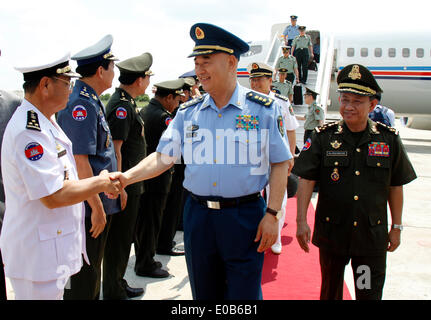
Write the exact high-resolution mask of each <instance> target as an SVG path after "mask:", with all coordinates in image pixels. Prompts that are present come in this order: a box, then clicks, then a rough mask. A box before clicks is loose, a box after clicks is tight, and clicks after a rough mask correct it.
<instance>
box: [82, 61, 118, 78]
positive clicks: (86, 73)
mask: <svg viewBox="0 0 431 320" xmlns="http://www.w3.org/2000/svg"><path fill="white" fill-rule="evenodd" d="M110 63H111V60H106V59H103V60H102V61H96V62H93V63H89V64H84V65H82V66H78V67H77V68H76V72H78V73H79V74H80V75H81V76H82V77H83V78H87V77H92V76H94V75H95V74H96V72H97V69H99V67H100V66H101V67H103V69H105V70H108V68H109V64H110Z"/></svg>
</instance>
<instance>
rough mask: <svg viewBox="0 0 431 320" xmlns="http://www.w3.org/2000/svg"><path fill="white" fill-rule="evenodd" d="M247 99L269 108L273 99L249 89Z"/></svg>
mask: <svg viewBox="0 0 431 320" xmlns="http://www.w3.org/2000/svg"><path fill="white" fill-rule="evenodd" d="M247 99H248V100H250V101H253V102H256V103H259V104H261V105H263V106H265V107H267V108H269V107H270V106H271V105H272V103H273V102H274V100H273V99H271V98H270V97H268V96H264V95H262V94H259V93H257V92H253V91H250V92H249V93H247Z"/></svg>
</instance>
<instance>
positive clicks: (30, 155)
mask: <svg viewBox="0 0 431 320" xmlns="http://www.w3.org/2000/svg"><path fill="white" fill-rule="evenodd" d="M24 152H25V156H26V157H27V159H28V160H30V161H37V160H39V159H40V158H42V156H43V148H42V146H41V145H40V144H39V143H37V142H30V143H29V144H28V145H26V147H25V150H24Z"/></svg>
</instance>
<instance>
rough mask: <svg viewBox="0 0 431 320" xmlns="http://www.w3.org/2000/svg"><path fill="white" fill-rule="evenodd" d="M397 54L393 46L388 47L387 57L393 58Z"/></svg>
mask: <svg viewBox="0 0 431 320" xmlns="http://www.w3.org/2000/svg"><path fill="white" fill-rule="evenodd" d="M396 54H397V50H396V49H395V48H389V49H388V56H389V58H394V57H395V56H396Z"/></svg>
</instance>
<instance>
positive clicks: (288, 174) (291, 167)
mask: <svg viewBox="0 0 431 320" xmlns="http://www.w3.org/2000/svg"><path fill="white" fill-rule="evenodd" d="M292 156H294V155H293V154H292ZM287 163H288V165H289V168H288V169H287V170H288V171H287V176H290V173H291V172H292V169H293V165H294V164H295V160H293V158H292V159H289V160H288V161H287Z"/></svg>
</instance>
